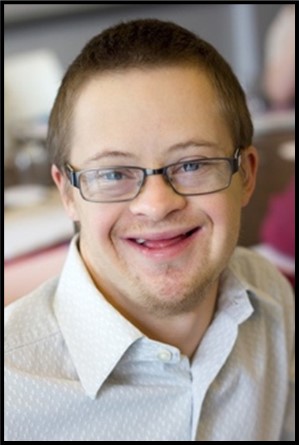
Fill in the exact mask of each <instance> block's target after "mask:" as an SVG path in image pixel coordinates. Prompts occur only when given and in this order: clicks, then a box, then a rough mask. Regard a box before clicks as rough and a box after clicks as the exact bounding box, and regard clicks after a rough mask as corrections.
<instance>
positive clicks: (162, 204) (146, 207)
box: [130, 175, 187, 222]
mask: <svg viewBox="0 0 299 445" xmlns="http://www.w3.org/2000/svg"><path fill="white" fill-rule="evenodd" d="M186 203H187V200H186V196H182V195H179V194H177V193H176V192H175V191H174V190H173V188H172V187H171V185H170V184H168V183H167V181H166V180H165V179H164V178H163V176H162V175H155V176H148V177H147V178H146V181H145V184H144V185H143V187H142V189H141V191H140V193H139V195H137V197H136V198H135V199H133V200H132V201H131V202H130V210H131V212H132V213H133V214H134V215H140V216H145V217H147V218H149V219H151V220H152V221H155V222H157V221H161V220H163V219H164V218H165V217H166V216H167V215H169V214H170V213H172V212H175V211H178V210H182V209H183V208H184V207H185V206H186Z"/></svg>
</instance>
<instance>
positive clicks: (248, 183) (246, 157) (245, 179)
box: [240, 145, 259, 207]
mask: <svg viewBox="0 0 299 445" xmlns="http://www.w3.org/2000/svg"><path fill="white" fill-rule="evenodd" d="M258 161H259V158H258V152H257V149H256V148H255V147H253V146H252V145H251V146H249V147H247V148H246V149H245V150H243V151H242V154H241V167H240V173H241V181H242V186H243V190H242V206H243V207H245V206H246V205H247V204H248V203H249V201H250V198H251V195H252V193H253V192H254V189H255V184H256V176H257V170H258Z"/></svg>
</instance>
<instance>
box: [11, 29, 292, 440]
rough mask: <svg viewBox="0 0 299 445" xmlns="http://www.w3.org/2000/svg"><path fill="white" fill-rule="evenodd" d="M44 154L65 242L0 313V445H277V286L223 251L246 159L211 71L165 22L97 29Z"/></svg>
mask: <svg viewBox="0 0 299 445" xmlns="http://www.w3.org/2000/svg"><path fill="white" fill-rule="evenodd" d="M48 146H49V150H50V153H51V156H52V162H53V166H52V176H53V179H54V181H55V183H56V185H57V187H58V189H59V191H60V193H61V197H62V201H63V203H64V206H65V208H66V211H67V213H68V215H69V216H70V218H72V219H73V220H74V221H75V222H76V224H77V226H78V228H79V234H78V235H76V236H75V238H74V239H73V241H72V243H71V246H70V251H69V255H68V258H67V260H66V264H65V267H64V269H63V271H62V274H61V276H60V278H59V279H55V280H52V281H51V282H49V283H47V284H45V286H43V287H42V288H40V289H38V290H37V291H36V292H34V293H33V294H31V295H30V296H27V297H26V298H24V299H22V300H19V301H18V302H17V303H15V304H13V305H11V306H10V307H8V309H7V318H8V321H7V325H6V335H7V355H6V357H7V358H6V363H7V383H6V414H7V420H6V436H7V440H21V439H22V440H33V441H35V440H36V441H37V440H79V441H96V440H100V441H105V440H107V441H159V440H161V441H198V440H201V441H218V440H244V441H246V440H248V441H252V440H277V441H278V440H292V437H293V436H292V434H293V426H294V425H293V417H292V415H293V405H292V398H293V386H292V385H293V374H292V372H293V368H292V348H293V312H292V311H293V296H292V291H291V289H290V287H289V285H288V283H287V282H286V280H285V279H284V278H283V277H281V276H280V275H279V274H278V272H276V270H274V268H273V267H272V266H271V265H269V264H268V263H267V262H265V260H262V259H261V258H260V257H258V256H257V255H256V254H254V253H252V252H249V251H247V250H246V249H241V248H236V244H237V240H238V234H239V228H240V216H241V209H242V207H244V206H245V205H246V204H247V203H248V201H249V199H250V196H251V194H252V192H253V189H254V185H255V177H256V170H257V153H256V150H255V148H254V147H253V146H252V124H251V120H250V116H249V113H248V109H247V106H246V102H245V97H244V93H243V91H242V89H241V87H240V85H239V83H238V81H237V79H236V78H235V76H234V74H233V73H232V71H231V69H230V67H229V66H228V64H227V63H226V62H225V61H224V60H223V59H222V57H221V56H220V55H219V54H218V53H217V52H216V51H215V49H214V48H212V47H211V46H210V45H209V44H208V43H206V42H204V41H202V40H201V39H199V38H197V37H196V36H194V35H193V34H191V33H190V32H189V31H187V30H184V29H182V28H180V27H179V26H177V25H175V24H171V23H164V22H160V21H157V20H138V21H133V22H129V23H127V24H120V25H117V26H115V27H113V28H111V29H108V30H106V31H104V32H103V33H101V34H100V35H99V36H96V37H94V38H93V39H92V40H91V41H90V42H89V43H88V44H87V45H86V47H85V48H84V49H83V51H82V53H81V54H80V55H79V56H78V57H77V59H76V60H75V61H74V62H73V64H72V65H71V66H70V67H69V69H68V71H67V73H66V75H65V77H64V79H63V82H62V85H61V87H60V90H59V92H58V96H57V98H56V101H55V104H54V107H53V110H52V114H51V117H50V122H49V135H48Z"/></svg>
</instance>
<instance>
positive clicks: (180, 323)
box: [108, 283, 218, 359]
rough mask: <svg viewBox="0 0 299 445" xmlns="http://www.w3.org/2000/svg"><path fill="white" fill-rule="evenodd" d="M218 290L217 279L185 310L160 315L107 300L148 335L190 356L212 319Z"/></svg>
mask: <svg viewBox="0 0 299 445" xmlns="http://www.w3.org/2000/svg"><path fill="white" fill-rule="evenodd" d="M217 293H218V283H215V284H214V285H213V286H212V287H210V288H209V290H208V292H207V294H206V295H205V296H204V297H203V298H199V303H198V304H197V306H195V307H193V308H192V309H191V310H189V311H188V312H183V313H180V314H176V315H172V316H169V315H168V316H163V317H161V316H157V314H153V313H149V312H148V311H147V310H146V309H144V308H140V307H132V305H130V304H126V305H125V306H123V305H122V306H119V305H118V304H115V301H111V299H110V298H108V300H109V301H110V303H111V304H113V305H114V307H115V308H116V309H117V310H118V311H119V312H120V313H121V314H122V315H123V316H124V317H125V318H127V320H129V321H130V322H131V323H132V324H134V325H135V326H136V327H137V328H138V329H139V330H140V331H141V332H143V333H144V334H145V335H146V336H147V337H149V338H151V339H152V340H156V341H160V342H162V343H167V344H169V345H172V346H175V347H177V348H178V349H179V350H180V351H181V353H182V354H184V355H186V356H187V357H189V358H190V359H191V358H192V356H193V354H194V352H195V350H196V348H197V347H198V345H199V344H200V342H201V339H202V337H203V336H204V334H205V332H206V330H207V329H208V327H209V325H210V323H211V321H212V319H213V316H214V313H215V307H216V300H217Z"/></svg>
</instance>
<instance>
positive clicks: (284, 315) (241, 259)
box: [229, 247, 295, 343]
mask: <svg viewBox="0 0 299 445" xmlns="http://www.w3.org/2000/svg"><path fill="white" fill-rule="evenodd" d="M229 269H230V270H231V271H232V272H233V275H234V276H235V277H237V279H238V280H239V281H240V282H241V283H242V285H243V287H245V288H246V290H247V293H248V295H249V298H250V301H251V304H252V305H253V307H254V309H255V316H256V317H257V319H259V320H260V321H262V322H263V323H266V324H267V330H268V331H269V332H270V331H271V332H272V333H273V335H274V331H275V332H277V329H278V328H282V329H281V332H283V333H284V335H286V336H287V337H288V341H289V342H290V343H292V341H293V336H294V328H295V326H294V313H295V307H294V306H295V298H294V297H295V296H294V291H293V288H292V287H291V285H290V283H289V281H288V280H287V279H286V278H285V277H284V276H283V275H282V274H281V273H280V272H279V270H278V269H277V268H276V267H275V266H274V265H273V264H272V263H270V261H268V260H267V259H266V258H264V257H262V256H261V255H260V254H258V253H257V252H255V251H253V250H251V249H248V248H244V247H237V248H236V250H235V253H234V254H233V256H232V258H231V261H230V264H229ZM273 329H274V331H273ZM275 335H276V334H275Z"/></svg>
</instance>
